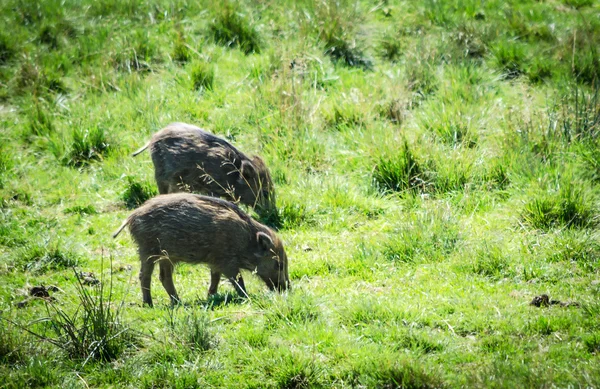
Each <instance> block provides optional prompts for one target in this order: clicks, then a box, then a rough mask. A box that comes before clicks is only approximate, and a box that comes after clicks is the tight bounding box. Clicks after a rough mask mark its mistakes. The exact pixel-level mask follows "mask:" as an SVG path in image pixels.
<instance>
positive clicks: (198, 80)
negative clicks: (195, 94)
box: [191, 62, 215, 90]
mask: <svg viewBox="0 0 600 389" xmlns="http://www.w3.org/2000/svg"><path fill="white" fill-rule="evenodd" d="M191 78H192V88H193V89H194V90H205V89H206V90H212V89H213V84H214V80H215V70H214V68H213V66H212V65H211V64H209V63H206V62H196V63H193V64H192V71H191Z"/></svg>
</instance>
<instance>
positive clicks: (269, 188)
mask: <svg viewBox="0 0 600 389" xmlns="http://www.w3.org/2000/svg"><path fill="white" fill-rule="evenodd" d="M145 148H150V153H151V157H152V162H153V163H154V173H155V178H156V183H157V185H158V191H159V193H161V194H167V193H177V192H186V191H187V192H198V193H203V194H207V195H211V196H217V197H221V198H224V199H227V200H230V201H235V202H237V201H239V202H241V203H242V204H245V205H248V206H250V207H256V208H257V210H258V211H261V210H265V211H271V210H273V209H274V208H275V190H274V186H273V182H272V180H271V175H270V174H269V170H268V169H267V167H266V165H265V163H264V162H263V160H262V159H261V158H260V157H254V158H252V159H251V158H249V157H248V156H246V155H245V154H244V153H242V152H241V151H239V150H238V149H237V148H235V147H234V146H233V145H231V144H230V143H229V142H227V141H226V140H224V139H221V138H219V137H216V136H214V135H212V134H210V133H208V132H206V131H204V130H202V129H201V128H199V127H196V126H193V125H190V124H185V123H171V124H169V125H168V126H167V127H165V128H163V129H162V130H160V131H158V132H157V133H155V134H154V135H153V136H152V139H151V140H150V142H149V143H148V144H147V145H145V146H144V147H142V148H141V149H139V150H138V151H136V152H135V153H134V155H137V154H139V153H141V152H142V151H144V150H145Z"/></svg>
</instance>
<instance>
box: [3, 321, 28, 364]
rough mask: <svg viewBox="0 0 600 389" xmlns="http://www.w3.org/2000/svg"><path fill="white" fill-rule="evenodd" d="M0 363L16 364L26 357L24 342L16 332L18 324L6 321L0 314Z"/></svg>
mask: <svg viewBox="0 0 600 389" xmlns="http://www.w3.org/2000/svg"><path fill="white" fill-rule="evenodd" d="M0 325H2V327H3V328H2V330H1V331H0V364H10V365H15V364H17V363H19V362H22V361H23V360H24V359H25V357H26V351H25V348H24V347H23V345H24V342H23V340H22V339H21V337H20V336H19V335H18V334H17V332H16V326H14V325H12V324H11V323H10V322H4V320H2V316H1V315H0Z"/></svg>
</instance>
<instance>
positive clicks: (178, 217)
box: [113, 193, 290, 306]
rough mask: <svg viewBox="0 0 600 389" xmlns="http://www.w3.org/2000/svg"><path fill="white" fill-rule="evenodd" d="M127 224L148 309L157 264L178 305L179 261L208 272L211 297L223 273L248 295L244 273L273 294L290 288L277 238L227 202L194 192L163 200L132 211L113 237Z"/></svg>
mask: <svg viewBox="0 0 600 389" xmlns="http://www.w3.org/2000/svg"><path fill="white" fill-rule="evenodd" d="M127 225H129V231H130V232H131V235H132V237H133V239H134V241H135V242H136V243H137V246H138V252H139V256H140V261H141V269H140V283H141V286H142V295H143V299H144V303H145V304H148V305H150V306H152V296H151V294H150V280H151V277H152V271H153V270H154V265H155V264H156V263H158V265H159V268H160V281H161V282H162V284H163V286H164V288H165V290H166V291H167V293H168V294H169V296H170V297H171V302H172V303H173V304H174V303H176V302H178V301H179V297H178V296H177V292H176V291H175V286H174V285H173V266H174V265H175V264H176V263H178V262H187V263H205V264H207V265H208V266H209V267H210V287H209V289H208V295H209V296H210V295H213V294H215V293H217V287H218V286H219V281H220V279H221V275H222V274H223V275H224V276H225V277H226V278H227V279H229V281H231V283H232V284H233V286H234V287H235V289H236V290H237V292H238V294H240V295H241V296H246V295H247V294H246V288H245V286H244V280H243V279H242V276H241V275H240V270H241V269H245V270H250V271H255V272H256V274H257V275H258V276H259V277H260V278H262V280H263V281H264V282H265V283H266V284H267V286H268V287H269V288H270V289H277V290H279V291H282V290H285V289H287V288H288V287H289V286H290V284H289V277H288V262H287V257H286V255H285V251H284V249H283V244H282V242H281V240H280V239H279V237H277V235H276V234H275V232H273V231H272V230H271V229H270V228H268V227H266V226H264V225H262V224H260V223H258V222H257V221H255V220H253V219H252V218H251V217H249V216H248V215H247V214H245V213H244V212H243V211H242V210H241V209H240V208H238V207H237V206H236V205H235V204H232V203H230V202H228V201H224V200H221V199H217V198H214V197H208V196H201V195H195V194H190V193H175V194H167V195H159V196H157V197H154V198H152V199H150V200H148V201H146V202H145V203H144V204H143V205H142V206H141V207H139V208H138V209H136V210H135V211H133V212H132V213H131V215H129V217H128V218H127V219H126V220H125V222H123V224H122V225H121V227H119V229H118V230H117V231H116V232H115V233H114V234H113V237H116V236H117V235H118V234H119V233H120V232H121V231H122V230H123V228H125V226H127Z"/></svg>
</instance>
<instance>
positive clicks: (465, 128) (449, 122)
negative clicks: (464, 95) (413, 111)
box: [422, 104, 477, 148]
mask: <svg viewBox="0 0 600 389" xmlns="http://www.w3.org/2000/svg"><path fill="white" fill-rule="evenodd" d="M472 120H473V118H472V117H469V116H468V115H467V114H466V113H464V112H462V111H461V110H460V109H457V108H455V107H448V106H446V105H445V104H440V105H436V106H434V107H433V112H428V115H426V116H424V117H423V119H422V123H423V126H424V127H425V128H426V129H427V130H429V131H431V132H433V133H434V134H435V135H436V136H437V137H438V138H439V139H440V140H441V141H442V142H444V143H446V144H448V145H451V146H453V147H458V146H465V147H469V148H472V147H475V146H476V145H477V134H476V132H475V130H474V129H473V128H472V124H471V122H472Z"/></svg>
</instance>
